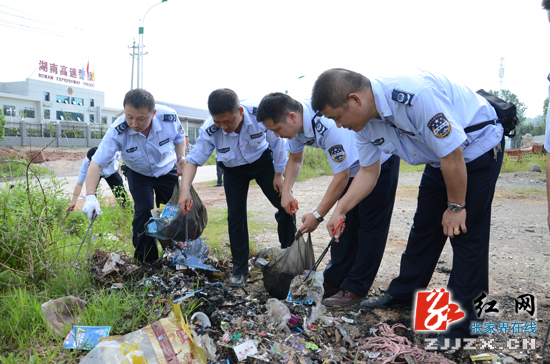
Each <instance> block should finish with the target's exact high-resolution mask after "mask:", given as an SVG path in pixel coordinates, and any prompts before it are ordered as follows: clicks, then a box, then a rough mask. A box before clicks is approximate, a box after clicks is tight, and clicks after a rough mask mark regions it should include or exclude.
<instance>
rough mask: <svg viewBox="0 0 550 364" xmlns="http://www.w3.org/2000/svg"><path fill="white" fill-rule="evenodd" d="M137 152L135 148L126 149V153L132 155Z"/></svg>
mask: <svg viewBox="0 0 550 364" xmlns="http://www.w3.org/2000/svg"><path fill="white" fill-rule="evenodd" d="M136 150H137V147H133V148H130V149H126V153H133V152H135V151H136Z"/></svg>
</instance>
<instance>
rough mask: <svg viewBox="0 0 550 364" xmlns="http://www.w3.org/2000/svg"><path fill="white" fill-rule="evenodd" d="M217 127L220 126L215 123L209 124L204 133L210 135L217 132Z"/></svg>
mask: <svg viewBox="0 0 550 364" xmlns="http://www.w3.org/2000/svg"><path fill="white" fill-rule="evenodd" d="M218 129H220V128H218V127H217V126H216V125H210V126H209V127H208V129H206V134H208V135H209V136H212V134H214V133H215V132H217V131H218Z"/></svg>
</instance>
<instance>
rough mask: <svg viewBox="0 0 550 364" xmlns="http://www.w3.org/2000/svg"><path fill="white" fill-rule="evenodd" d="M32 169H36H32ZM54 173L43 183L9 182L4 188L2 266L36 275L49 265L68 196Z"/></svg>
mask: <svg viewBox="0 0 550 364" xmlns="http://www.w3.org/2000/svg"><path fill="white" fill-rule="evenodd" d="M31 173H32V172H31ZM59 196H63V189H62V184H61V183H60V182H59V181H57V180H56V179H55V177H54V175H53V174H52V175H51V177H50V179H49V180H48V181H47V182H45V183H41V182H40V181H38V180H37V179H35V178H33V177H32V176H29V178H27V179H26V180H23V181H18V182H13V181H12V182H6V184H5V186H3V187H2V188H1V189H0V201H1V203H0V267H1V268H2V269H8V270H11V271H12V272H15V273H17V274H19V275H20V276H27V277H30V278H33V279H34V277H35V276H36V274H38V273H40V272H41V271H42V270H44V269H46V268H48V267H49V265H50V264H51V261H52V256H51V254H50V253H51V252H52V251H53V250H55V248H56V244H55V243H56V239H58V238H60V237H62V234H60V233H59V231H60V224H62V221H63V219H62V217H63V214H64V212H65V208H66V204H67V199H63V198H59Z"/></svg>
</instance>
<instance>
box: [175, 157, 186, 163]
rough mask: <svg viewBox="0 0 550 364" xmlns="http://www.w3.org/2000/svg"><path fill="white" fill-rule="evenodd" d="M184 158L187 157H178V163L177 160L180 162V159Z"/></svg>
mask: <svg viewBox="0 0 550 364" xmlns="http://www.w3.org/2000/svg"><path fill="white" fill-rule="evenodd" d="M182 158H185V157H179V158H178V160H177V161H176V163H177V162H179V161H180V159H182Z"/></svg>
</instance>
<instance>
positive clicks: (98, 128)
mask: <svg viewBox="0 0 550 364" xmlns="http://www.w3.org/2000/svg"><path fill="white" fill-rule="evenodd" d="M107 129H109V128H108V127H107V126H105V125H90V130H91V138H92V139H102V138H103V136H104V135H105V133H106V132H107Z"/></svg>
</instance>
